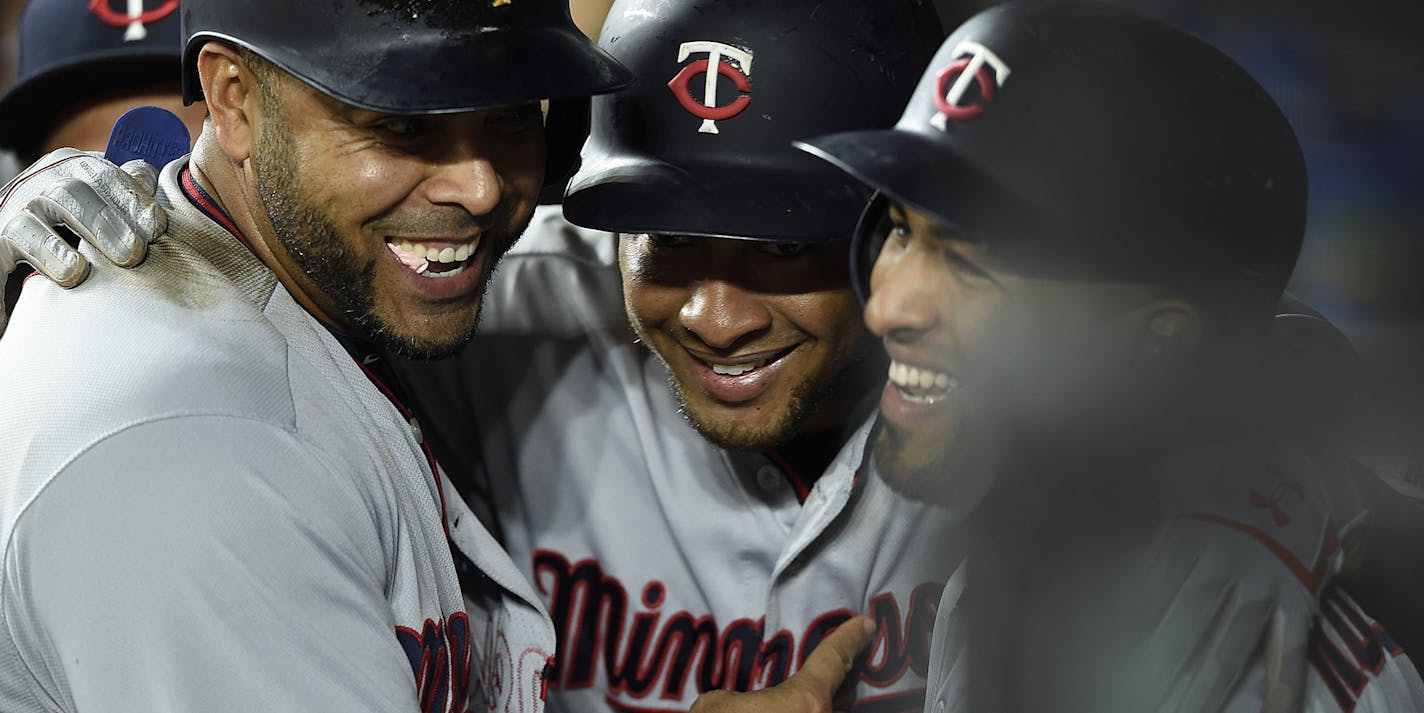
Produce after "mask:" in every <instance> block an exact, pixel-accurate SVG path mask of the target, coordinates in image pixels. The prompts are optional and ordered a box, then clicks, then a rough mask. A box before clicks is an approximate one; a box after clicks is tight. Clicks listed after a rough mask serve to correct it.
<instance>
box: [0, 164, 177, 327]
mask: <svg viewBox="0 0 1424 713" xmlns="http://www.w3.org/2000/svg"><path fill="white" fill-rule="evenodd" d="M157 186H158V173H157V170H156V169H154V168H153V167H152V166H150V165H148V164H147V163H145V162H144V161H142V160H134V161H130V162H128V163H126V164H124V165H123V166H122V167H120V166H115V165H114V164H112V163H110V162H109V161H108V160H106V159H105V158H104V157H103V155H102V154H99V153H90V152H84V151H78V150H75V149H68V148H64V149H58V150H56V151H52V152H50V153H49V154H47V155H45V157H44V158H42V159H40V160H39V161H37V162H36V163H35V164H34V165H33V166H30V167H29V168H27V169H25V171H24V172H22V173H21V174H20V175H19V176H16V177H15V179H14V180H12V181H10V183H9V184H7V185H6V186H5V187H4V189H2V190H0V283H3V281H4V280H5V279H8V278H9V276H10V274H11V273H12V272H14V271H15V267H16V265H18V264H19V263H21V262H24V263H27V264H29V265H30V266H31V267H33V268H35V270H36V271H38V272H39V273H40V274H42V275H44V276H45V277H47V278H49V279H50V280H53V281H54V282H55V283H56V284H58V285H59V286H61V287H64V288H70V287H74V286H75V285H78V284H79V283H81V282H83V281H84V279H85V278H86V277H88V276H89V261H88V260H87V259H85V258H84V256H82V255H80V254H79V252H78V251H77V250H75V249H74V248H72V247H70V246H69V244H68V243H66V242H65V240H64V238H63V237H62V236H61V233H60V232H59V230H58V228H59V227H61V226H62V227H64V228H66V229H68V230H69V231H70V232H71V233H73V234H74V235H77V236H79V238H80V239H82V240H83V241H84V242H87V243H89V244H90V245H92V246H94V248H95V249H97V250H98V251H99V253H100V254H102V255H103V256H104V257H106V258H108V259H109V261H111V262H113V263H114V264H116V265H119V266H120V267H133V266H134V265H137V264H139V263H140V262H142V261H143V258H144V257H145V256H146V255H147V254H148V244H149V243H150V242H152V241H153V240H155V239H157V238H158V236H160V235H162V234H163V232H164V231H165V230H167V228H168V215H167V213H165V212H164V211H163V209H162V208H161V207H160V206H159V205H158V203H157V201H156V200H155V199H154V194H155V192H156V190H157ZM5 322H6V314H5V311H4V306H3V305H0V333H3V331H4V327H5Z"/></svg>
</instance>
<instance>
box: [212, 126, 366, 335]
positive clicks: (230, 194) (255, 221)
mask: <svg viewBox="0 0 1424 713" xmlns="http://www.w3.org/2000/svg"><path fill="white" fill-rule="evenodd" d="M189 167H190V169H191V170H192V172H193V179H194V180H196V181H197V182H198V185H200V186H202V187H203V190H205V191H207V192H208V195H209V196H210V197H212V199H213V201H214V202H216V203H217V204H218V207H219V208H220V209H222V211H223V212H224V213H226V214H227V216H228V218H230V219H231V220H232V222H233V224H234V225H236V226H237V229H238V231H239V232H241V233H242V237H243V238H244V239H245V240H246V241H247V244H248V246H249V247H250V248H251V249H252V254H253V255H255V256H256V257H257V259H258V260H261V261H262V264H263V265H266V266H267V269H269V270H271V271H272V272H273V274H275V275H276V276H277V281H278V282H280V283H282V287H284V288H286V290H287V292H288V293H290V294H291V295H292V298H293V299H295V300H296V301H297V304H299V305H301V307H302V309H304V310H306V311H307V312H308V313H310V314H311V315H312V316H313V317H316V318H317V320H318V321H320V322H321V323H322V324H324V325H326V326H327V327H328V328H329V329H333V330H336V331H337V332H341V333H346V334H353V333H355V330H354V328H353V326H352V325H351V324H349V323H347V322H346V321H345V320H342V319H337V318H335V317H332V315H333V314H339V312H338V311H337V310H335V309H330V308H328V307H327V306H325V305H323V302H325V300H324V299H321V298H320V297H319V293H317V291H316V289H315V288H314V287H312V286H311V285H310V283H309V282H308V281H307V280H306V276H305V275H304V274H302V273H301V271H300V270H299V269H298V268H296V266H295V265H292V266H289V265H288V263H287V262H285V261H284V258H287V252H286V250H285V249H284V248H283V247H282V244H281V241H280V240H278V239H277V234H276V230H275V229H274V228H273V227H272V221H271V220H270V219H269V218H268V217H267V210H266V208H265V207H264V206H263V204H262V195H261V191H260V190H259V189H258V185H257V170H256V167H255V163H254V161H253V159H252V157H251V156H249V157H248V158H247V159H245V160H242V161H238V160H236V159H234V158H232V157H231V156H229V155H228V154H227V153H226V152H225V151H223V149H222V146H221V145H219V144H218V142H217V140H216V138H214V137H213V135H212V134H211V133H210V131H209V130H208V129H205V130H204V131H203V133H202V134H201V135H200V136H199V137H198V142H197V144H196V145H195V146H194V147H193V156H192V159H191V160H190V162H189ZM314 295H316V296H314Z"/></svg>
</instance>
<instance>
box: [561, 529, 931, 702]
mask: <svg viewBox="0 0 1424 713" xmlns="http://www.w3.org/2000/svg"><path fill="white" fill-rule="evenodd" d="M533 564H534V586H535V588H537V589H538V590H539V593H540V594H541V595H543V596H544V597H545V601H546V603H547V604H548V608H549V615H550V617H551V618H553V620H554V629H555V631H556V632H557V633H558V637H559V646H558V650H559V651H560V659H561V662H560V666H559V667H558V669H557V670H556V671H555V674H554V676H553V677H552V679H551V680H550V681H549V685H551V686H554V687H557V688H565V689H578V688H591V687H593V686H594V685H595V680H596V679H597V678H598V677H599V676H600V675H601V676H603V677H604V678H605V680H606V681H607V685H608V690H609V691H610V696H609V698H608V703H609V705H610V706H611V707H612V708H614V709H615V710H619V711H636V713H657V710H658V709H657V708H656V707H646V706H642V705H637V706H630V705H629V703H628V701H627V699H628V698H631V699H635V700H638V701H642V700H644V699H648V698H654V699H661V700H664V701H680V700H682V699H683V697H684V695H685V694H687V693H688V692H689V685H690V686H692V687H694V688H693V689H691V690H692V691H693V692H696V693H701V692H706V691H710V690H715V689H728V690H734V691H749V690H755V689H760V688H767V687H770V686H775V685H776V684H778V683H781V682H782V681H785V680H786V679H787V678H788V677H789V676H790V675H791V673H792V672H793V670H794V669H797V668H799V667H800V666H801V664H802V663H804V662H805V659H806V657H807V656H808V655H809V654H810V652H811V651H812V650H813V649H815V647H816V645H817V644H819V643H820V642H821V640H822V639H824V638H825V636H826V635H827V634H829V633H830V632H831V631H832V630H834V629H835V628H836V627H837V626H839V625H840V624H841V623H842V622H844V621H846V620H847V619H849V618H851V616H853V615H854V612H851V611H849V610H846V609H837V610H833V611H828V612H825V613H823V614H821V615H820V616H819V617H817V618H815V619H814V620H813V621H812V622H811V623H810V624H809V625H808V626H807V628H806V631H804V632H801V633H800V634H799V635H797V634H793V633H792V632H789V631H784V630H782V631H775V632H768V631H766V630H765V625H766V621H765V619H764V618H761V619H756V620H752V619H738V620H736V621H732V622H729V623H727V624H726V625H725V626H719V625H718V623H717V622H716V621H715V620H714V619H713V618H712V617H711V616H709V615H696V614H693V613H690V612H686V611H664V610H663V609H662V606H663V604H664V602H665V601H666V600H667V591H666V587H665V585H664V584H663V583H661V582H658V581H656V580H655V581H652V582H648V583H647V584H646V585H645V586H644V587H643V590H642V595H641V596H640V597H638V598H637V600H636V601H631V600H630V597H629V596H628V592H627V589H626V588H625V587H624V586H623V583H622V582H621V581H619V580H618V579H617V578H616V577H613V576H611V575H609V574H607V573H606V572H604V570H603V568H602V566H601V565H600V563H599V562H598V561H597V560H593V559H586V560H581V561H578V562H573V563H570V562H569V560H568V559H567V558H566V557H564V556H563V555H561V554H559V553H557V552H552V551H548V550H539V551H537V552H535V553H534V557H533ZM943 588H944V585H943V583H924V584H921V585H920V586H918V587H916V589H915V590H914V592H913V593H912V594H911V595H910V598H909V608H908V612H907V613H905V614H904V615H903V616H902V612H901V609H900V603H899V601H898V600H897V598H896V596H895V595H894V594H893V593H889V592H887V593H882V594H878V595H876V596H874V597H872V598H871V600H870V602H869V606H868V607H867V608H868V610H869V613H870V614H871V615H872V616H873V617H874V618H875V620H876V623H877V627H878V628H877V634H876V640H875V642H874V643H873V644H872V646H871V652H870V653H869V654H868V655H867V659H866V663H865V665H863V666H862V667H861V673H860V680H861V681H862V682H864V683H865V684H867V685H869V686H872V687H876V688H888V687H890V686H892V685H894V684H895V683H897V682H899V681H900V679H901V678H903V677H904V675H905V674H906V673H909V672H913V673H915V674H916V675H918V676H919V677H921V678H923V677H924V676H925V675H926V673H927V671H928V670H929V646H928V635H929V630H930V628H931V627H932V625H933V622H934V604H935V603H937V602H938V601H939V596H940V593H941V591H942V590H943ZM635 591H636V590H635ZM798 640H799V641H798ZM599 669H602V674H600V673H599ZM916 693H919V694H920V695H921V696H922V691H920V692H914V691H912V692H908V693H907V694H905V695H900V694H895V695H892V696H882V697H879V698H877V700H876V704H875V705H874V706H871V708H873V709H875V710H886V711H892V710H901V709H902V708H903V709H904V710H916V711H918V710H919V708H920V707H921V705H922V699H921V698H917V697H916V696H915V694H916ZM615 696H616V697H621V698H622V699H623V700H621V701H620V700H618V699H616V698H615ZM901 704H903V706H902V705H901Z"/></svg>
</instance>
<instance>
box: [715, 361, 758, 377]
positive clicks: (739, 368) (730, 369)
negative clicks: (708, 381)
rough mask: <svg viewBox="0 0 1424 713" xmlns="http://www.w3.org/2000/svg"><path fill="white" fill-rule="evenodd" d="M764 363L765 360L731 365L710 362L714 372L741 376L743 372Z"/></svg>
mask: <svg viewBox="0 0 1424 713" xmlns="http://www.w3.org/2000/svg"><path fill="white" fill-rule="evenodd" d="M765 365H766V362H765V361H759V362H757V363H755V364H736V365H731V366H729V365H725V364H712V365H711V366H712V372H713V373H715V374H721V375H722V376H741V375H742V374H745V373H747V372H749V371H751V370H752V369H759V368H761V367H763V366H765Z"/></svg>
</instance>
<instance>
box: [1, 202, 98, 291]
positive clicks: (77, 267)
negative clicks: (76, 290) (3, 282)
mask: <svg viewBox="0 0 1424 713" xmlns="http://www.w3.org/2000/svg"><path fill="white" fill-rule="evenodd" d="M0 232H3V236H4V237H3V240H4V241H5V242H7V243H8V244H9V248H10V250H11V255H12V256H13V260H6V261H5V262H6V265H7V266H8V269H7V270H6V271H5V276H6V277H8V276H9V272H10V270H13V269H14V261H23V262H27V263H29V264H30V265H31V266H33V267H34V268H35V270H37V271H39V272H40V273H41V274H43V275H44V276H45V277H48V278H49V279H50V280H53V281H54V282H55V284H58V285H59V286H60V287H64V288H70V287H74V286H75V285H77V284H79V283H81V282H83V281H84V278H85V277H88V276H89V261H88V260H85V259H84V256H82V255H80V254H79V253H78V252H76V251H75V250H74V248H71V247H69V245H67V244H65V242H64V241H63V240H61V239H60V237H59V235H58V234H57V233H55V231H54V229H53V228H51V227H50V224H49V223H47V222H44V221H43V220H41V219H40V218H38V217H36V216H35V214H34V213H32V212H30V211H23V212H21V213H20V214H19V215H17V216H15V218H14V219H12V220H11V221H10V222H9V223H7V224H6V225H5V227H4V230H3V231H0Z"/></svg>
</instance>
